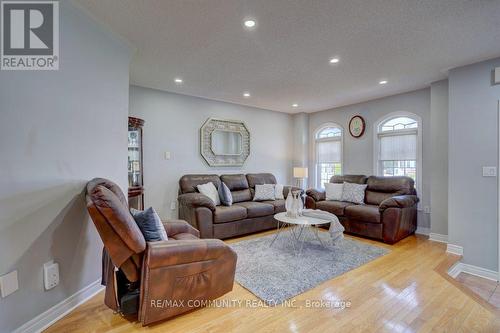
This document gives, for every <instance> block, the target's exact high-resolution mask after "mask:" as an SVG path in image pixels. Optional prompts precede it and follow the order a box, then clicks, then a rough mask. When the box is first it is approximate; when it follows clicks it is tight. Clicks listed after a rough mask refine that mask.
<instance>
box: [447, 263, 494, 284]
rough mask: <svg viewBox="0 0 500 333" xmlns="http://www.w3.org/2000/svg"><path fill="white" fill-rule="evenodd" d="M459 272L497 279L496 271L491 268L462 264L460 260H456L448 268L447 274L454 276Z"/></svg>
mask: <svg viewBox="0 0 500 333" xmlns="http://www.w3.org/2000/svg"><path fill="white" fill-rule="evenodd" d="M460 273H467V274H471V275H475V276H479V277H482V278H484V279H488V280H493V281H498V280H499V274H498V272H495V271H492V270H491V269H487V268H482V267H478V266H474V265H469V264H464V263H462V262H457V263H456V264H455V265H453V267H451V268H450V269H449V270H448V275H449V276H451V277H452V278H456V277H457V276H458V275H459V274H460Z"/></svg>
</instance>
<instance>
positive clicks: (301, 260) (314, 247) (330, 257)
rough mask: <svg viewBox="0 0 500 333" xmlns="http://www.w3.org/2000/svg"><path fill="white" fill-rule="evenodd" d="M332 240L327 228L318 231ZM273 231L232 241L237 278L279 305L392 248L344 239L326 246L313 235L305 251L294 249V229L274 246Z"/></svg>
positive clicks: (251, 289) (283, 235) (260, 296)
mask: <svg viewBox="0 0 500 333" xmlns="http://www.w3.org/2000/svg"><path fill="white" fill-rule="evenodd" d="M319 236H320V237H321V240H322V241H323V242H324V243H325V244H326V243H328V242H329V234H328V233H327V232H319ZM273 237H274V234H272V235H267V236H264V237H259V238H255V239H250V240H245V241H241V242H238V243H234V244H230V246H231V248H232V249H233V250H234V251H236V253H237V254H238V262H237V265H236V281H237V282H238V283H239V284H240V285H241V286H243V287H244V288H246V289H248V290H249V291H251V292H252V293H253V294H255V295H256V296H257V297H259V298H260V299H262V300H263V301H265V302H266V303H267V304H270V305H276V304H281V303H282V302H283V301H285V300H287V299H289V298H291V297H294V296H296V295H299V294H301V293H303V292H305V291H307V290H309V289H312V288H314V287H316V286H317V285H319V284H320V283H322V282H324V281H327V280H330V279H332V278H334V277H336V276H338V275H341V274H343V273H345V272H347V271H350V270H352V269H354V268H356V267H359V266H361V265H363V264H366V263H367V262H369V261H371V260H373V259H376V258H378V257H380V256H382V255H384V254H386V253H389V252H390V251H389V250H386V249H384V248H381V247H378V246H373V245H369V244H366V243H362V242H360V241H356V240H352V239H344V240H341V241H340V242H338V243H337V244H335V245H332V244H331V243H329V244H328V245H327V248H325V247H323V246H322V245H321V244H320V243H319V242H318V241H317V240H313V238H312V237H311V238H310V240H309V241H307V242H305V243H304V247H303V249H302V252H300V253H298V251H294V249H293V247H292V244H291V241H292V240H291V239H290V237H291V231H284V232H283V234H281V235H280V236H279V237H278V238H277V240H276V241H275V242H274V244H273V245H272V246H270V244H271V241H272V239H273Z"/></svg>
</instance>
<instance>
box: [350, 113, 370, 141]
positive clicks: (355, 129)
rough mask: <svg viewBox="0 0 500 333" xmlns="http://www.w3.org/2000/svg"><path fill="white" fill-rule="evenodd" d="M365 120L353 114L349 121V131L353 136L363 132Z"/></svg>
mask: <svg viewBox="0 0 500 333" xmlns="http://www.w3.org/2000/svg"><path fill="white" fill-rule="evenodd" d="M365 127H366V126H365V120H364V119H363V117H361V116H354V117H352V118H351V120H350V121H349V133H351V135H352V136H353V137H355V138H360V137H361V136H362V135H363V133H365Z"/></svg>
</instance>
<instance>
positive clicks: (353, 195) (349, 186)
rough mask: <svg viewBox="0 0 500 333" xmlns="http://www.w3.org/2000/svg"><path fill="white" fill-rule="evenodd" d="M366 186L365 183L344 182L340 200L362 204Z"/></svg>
mask: <svg viewBox="0 0 500 333" xmlns="http://www.w3.org/2000/svg"><path fill="white" fill-rule="evenodd" d="M366 186H367V185H361V184H354V183H347V182H344V188H343V190H342V201H347V202H353V203H357V204H364V203H365V190H366Z"/></svg>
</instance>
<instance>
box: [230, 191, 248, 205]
mask: <svg viewBox="0 0 500 333" xmlns="http://www.w3.org/2000/svg"><path fill="white" fill-rule="evenodd" d="M231 196H232V197H233V204H234V203H235V202H242V201H252V193H251V192H250V190H249V189H246V190H238V191H231Z"/></svg>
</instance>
